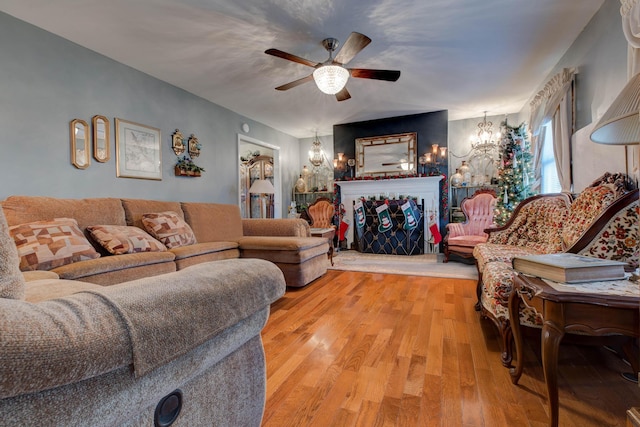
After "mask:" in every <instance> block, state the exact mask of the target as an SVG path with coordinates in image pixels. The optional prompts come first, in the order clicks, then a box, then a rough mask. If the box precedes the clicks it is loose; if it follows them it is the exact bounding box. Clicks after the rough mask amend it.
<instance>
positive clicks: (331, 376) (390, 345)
mask: <svg viewBox="0 0 640 427" xmlns="http://www.w3.org/2000/svg"><path fill="white" fill-rule="evenodd" d="M475 298H476V297H475V281H472V280H455V279H440V278H427V277H411V276H399V275H384V274H367V273H357V272H340V271H329V272H328V273H327V274H326V275H325V276H323V277H322V278H320V279H318V280H316V281H314V282H313V283H311V284H310V285H308V286H307V287H305V288H300V289H290V290H288V291H287V293H286V294H285V296H284V297H283V298H281V299H280V300H278V301H276V302H275V303H274V304H273V305H272V307H271V317H270V319H269V321H268V322H267V325H266V326H265V328H264V330H263V333H262V339H263V342H264V347H265V354H266V359H267V404H266V407H265V414H264V418H263V422H262V425H263V426H269V427H271V426H274V427H276V426H277V427H288V426H305V427H306V426H322V427H325V426H340V427H342V426H366V427H372V426H375V427H378V426H410V427H413V426H420V427H422V426H439V427H441V426H464V427H494V426H497V427H502V426H524V427H542V426H546V425H547V423H548V407H547V402H546V389H545V385H544V375H543V372H542V366H541V355H540V335H539V332H538V331H535V330H534V331H529V333H528V334H527V335H526V336H525V341H524V354H523V355H522V357H523V360H524V374H523V376H522V378H521V380H520V383H519V385H518V386H515V385H513V384H512V383H511V380H510V377H509V371H508V370H507V369H506V368H505V367H504V366H502V363H501V362H500V351H501V350H500V337H499V334H498V333H497V329H496V328H495V326H494V325H493V324H492V323H491V322H490V321H488V320H487V319H482V318H481V317H480V316H479V313H478V312H476V311H475V310H474V308H473V305H474V304H475ZM627 370H629V368H628V366H627V365H626V364H624V363H623V362H622V361H621V360H620V359H619V358H618V357H617V356H616V355H615V354H613V353H611V352H609V351H607V350H605V349H604V348H602V347H597V346H577V345H570V344H562V345H561V347H560V359H559V365H558V372H559V377H558V383H559V395H560V425H561V426H562V427H577V426H580V427H592V426H619V427H623V426H624V425H625V411H626V410H627V409H628V408H630V407H632V406H639V405H640V388H639V387H638V386H637V385H634V384H631V383H629V382H626V381H624V380H623V379H622V378H621V377H620V372H624V371H627Z"/></svg>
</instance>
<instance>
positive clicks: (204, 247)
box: [170, 242, 238, 260]
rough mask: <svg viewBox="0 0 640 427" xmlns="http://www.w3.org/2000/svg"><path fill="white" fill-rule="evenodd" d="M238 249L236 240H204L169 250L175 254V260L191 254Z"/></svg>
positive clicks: (191, 255) (188, 256)
mask: <svg viewBox="0 0 640 427" xmlns="http://www.w3.org/2000/svg"><path fill="white" fill-rule="evenodd" d="M233 249H238V242H204V243H195V244H193V245H187V246H179V247H177V248H172V249H170V251H171V252H172V253H173V254H174V255H175V256H176V260H179V259H184V258H190V257H193V256H198V255H204V254H210V253H215V252H223V251H228V250H233Z"/></svg>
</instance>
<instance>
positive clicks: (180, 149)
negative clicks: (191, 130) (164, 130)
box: [171, 129, 185, 156]
mask: <svg viewBox="0 0 640 427" xmlns="http://www.w3.org/2000/svg"><path fill="white" fill-rule="evenodd" d="M171 148H172V149H173V152H174V153H176V156H179V155H181V154H182V153H184V150H185V148H184V136H182V132H180V131H179V130H178V129H176V131H175V132H174V133H173V135H172V137H171Z"/></svg>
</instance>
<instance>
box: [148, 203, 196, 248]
mask: <svg viewBox="0 0 640 427" xmlns="http://www.w3.org/2000/svg"><path fill="white" fill-rule="evenodd" d="M142 225H144V228H145V230H147V231H148V232H149V234H151V235H152V236H153V237H155V238H156V239H158V240H160V241H161V242H162V243H163V244H164V245H165V246H166V247H167V248H169V249H171V248H177V247H180V246H186V245H193V244H194V243H197V242H196V236H195V235H194V234H193V230H191V227H189V224H187V223H186V222H184V220H183V219H182V218H180V217H179V216H178V214H177V213H175V212H172V211H167V212H158V213H149V214H144V215H142Z"/></svg>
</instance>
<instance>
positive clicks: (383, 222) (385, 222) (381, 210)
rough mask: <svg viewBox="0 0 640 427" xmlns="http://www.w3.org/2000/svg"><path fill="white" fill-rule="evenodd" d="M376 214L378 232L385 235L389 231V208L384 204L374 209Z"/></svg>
mask: <svg viewBox="0 0 640 427" xmlns="http://www.w3.org/2000/svg"><path fill="white" fill-rule="evenodd" d="M376 212H377V213H378V221H379V222H380V224H379V225H378V231H379V232H380V233H386V232H387V231H389V230H391V227H392V224H391V215H390V214H389V206H387V204H386V203H385V204H384V205H380V206H378V207H377V208H376Z"/></svg>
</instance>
